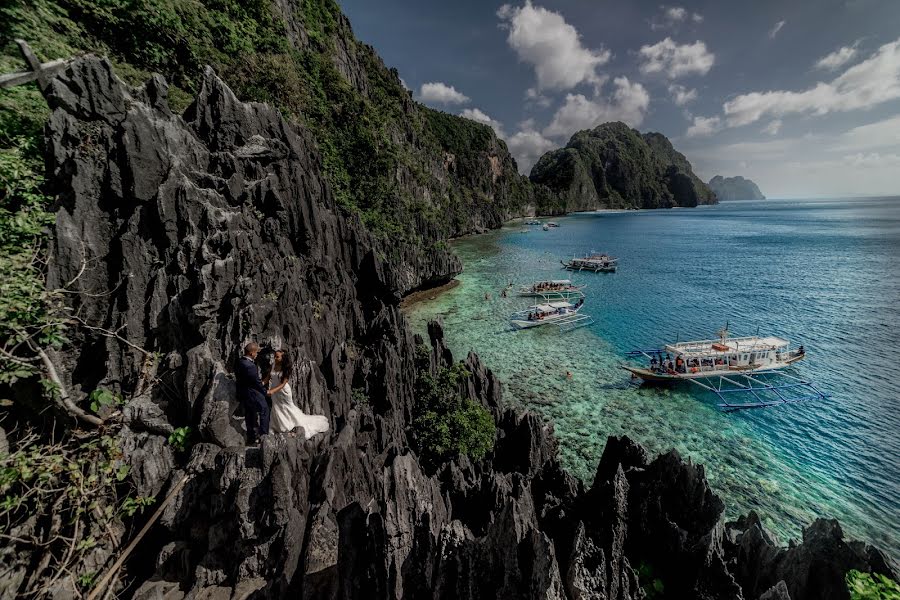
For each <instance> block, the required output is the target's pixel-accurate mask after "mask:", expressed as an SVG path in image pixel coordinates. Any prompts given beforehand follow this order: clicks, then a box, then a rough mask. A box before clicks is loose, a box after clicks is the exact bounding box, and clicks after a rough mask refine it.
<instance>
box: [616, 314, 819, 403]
mask: <svg viewBox="0 0 900 600" xmlns="http://www.w3.org/2000/svg"><path fill="white" fill-rule="evenodd" d="M627 355H628V356H632V357H641V356H642V357H644V358H646V359H648V360H649V363H650V364H649V366H647V367H643V366H641V367H639V366H633V365H622V368H623V369H625V370H626V371H628V372H630V373H631V375H632V377H633V378H639V379H641V380H643V381H644V382H646V383H650V384H657V385H659V384H674V383H678V382H682V381H686V382H689V383H692V384H695V385H697V386H699V387H701V388H703V389H704V390H706V391H708V392H712V393H713V394H715V395H716V396H717V397H718V399H719V401H720V403H719V406H720V407H721V408H723V409H726V410H738V409H745V408H763V407H767V406H775V405H778V404H791V403H795V402H801V401H803V400H811V399H824V398H827V397H828V395H827V394H825V393H824V392H822V391H820V390H819V389H818V388H816V386H815V385H813V383H812V382H810V381H808V380H805V379H802V378H800V377H797V376H795V375H791V374H788V373H784V372H783V371H782V369H784V368H785V367H789V366H790V365H793V364H794V363H796V362H798V361H800V360H803V359H804V358H805V357H806V349H805V348H804V347H803V346H799V347H798V348H796V349H791V348H790V342H789V341H788V340H786V339H784V338H781V337H777V336H759V335H754V336H748V337H736V338H729V337H728V328H727V326H726V327H725V329H722V330H721V331H720V332H719V338H718V339H714V340H699V341H693V342H680V343H675V344H667V345H665V346H663V347H662V348H657V349H650V350H632V351H631V352H628V353H627ZM748 396H749V397H750V398H752V400H751V401H749V402H737V401H735V399H737V398H739V397H744V398H746V397H748Z"/></svg>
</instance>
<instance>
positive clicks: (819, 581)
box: [726, 513, 897, 600]
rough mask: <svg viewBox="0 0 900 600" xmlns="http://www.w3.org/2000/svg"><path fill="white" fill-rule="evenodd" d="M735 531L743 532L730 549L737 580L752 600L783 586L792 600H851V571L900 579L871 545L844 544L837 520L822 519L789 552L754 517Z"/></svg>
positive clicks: (743, 522) (728, 551)
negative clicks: (816, 599)
mask: <svg viewBox="0 0 900 600" xmlns="http://www.w3.org/2000/svg"><path fill="white" fill-rule="evenodd" d="M728 526H729V528H733V529H741V528H742V529H743V531H742V532H741V533H737V534H735V535H734V536H733V537H734V540H735V542H734V543H730V544H727V545H726V551H727V553H728V555H729V560H730V562H731V563H732V564H733V565H734V566H733V567H732V571H733V573H734V575H735V579H736V580H737V581H738V583H740V585H741V587H742V588H743V589H744V594H745V596H746V597H748V598H754V597H757V596H759V595H762V594H763V593H766V591H767V590H769V589H770V588H772V587H773V586H775V585H776V584H779V583H782V584H784V585H786V589H787V591H788V592H789V593H790V598H791V599H792V600H812V599H813V598H821V599H823V600H832V599H835V600H836V599H841V600H846V599H848V598H850V593H849V592H848V591H847V585H846V583H845V581H844V580H845V577H846V574H847V572H848V571H850V570H851V569H856V570H858V571H865V572H876V573H881V574H882V575H884V576H886V577H889V578H891V579H894V580H895V581H896V580H897V571H896V567H895V566H893V565H892V564H891V562H890V561H889V560H888V559H887V557H885V556H884V554H882V553H881V552H880V551H878V550H877V549H875V548H872V547H871V546H867V545H865V544H860V543H856V542H846V541H844V534H843V531H841V526H840V525H839V524H838V522H837V521H835V520H829V519H816V521H814V522H813V523H812V524H811V525H810V526H809V527H807V528H806V529H805V530H804V531H803V541H802V543H800V544H792V545H791V546H790V547H788V548H780V547H777V546H775V545H774V544H773V542H772V540H771V538H770V537H769V536H768V534H767V533H766V532H765V529H764V528H763V527H762V525H761V523H760V522H759V517H758V516H756V515H755V514H753V513H751V514H750V515H749V516H748V517H747V518H746V519H743V520H741V521H739V522H738V523H729V525H728Z"/></svg>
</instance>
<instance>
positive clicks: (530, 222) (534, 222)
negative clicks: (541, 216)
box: [525, 219, 541, 225]
mask: <svg viewBox="0 0 900 600" xmlns="http://www.w3.org/2000/svg"><path fill="white" fill-rule="evenodd" d="M525 224H526V225H540V224H541V222H540V221H538V220H537V219H531V220H530V221H525Z"/></svg>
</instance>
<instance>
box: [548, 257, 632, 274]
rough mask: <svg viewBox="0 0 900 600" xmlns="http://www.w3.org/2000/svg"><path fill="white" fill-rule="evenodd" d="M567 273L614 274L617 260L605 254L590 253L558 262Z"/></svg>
mask: <svg viewBox="0 0 900 600" xmlns="http://www.w3.org/2000/svg"><path fill="white" fill-rule="evenodd" d="M560 262H561V263H562V266H563V268H565V269H567V270H569V271H591V272H592V273H615V272H616V268H618V263H619V259H618V258H616V257H614V256H610V255H608V254H606V253H597V252H592V253H590V254H585V255H584V256H581V257H576V256H573V257H572V258H571V260H563V261H560Z"/></svg>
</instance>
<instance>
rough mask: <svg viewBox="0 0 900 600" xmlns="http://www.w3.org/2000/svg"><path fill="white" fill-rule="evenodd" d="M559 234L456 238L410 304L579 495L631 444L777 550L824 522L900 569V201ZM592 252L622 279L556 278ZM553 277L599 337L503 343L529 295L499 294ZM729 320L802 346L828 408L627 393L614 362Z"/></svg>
mask: <svg viewBox="0 0 900 600" xmlns="http://www.w3.org/2000/svg"><path fill="white" fill-rule="evenodd" d="M555 220H556V221H557V222H559V223H560V225H561V227H559V228H558V229H551V230H550V231H542V230H541V229H540V228H539V227H528V226H525V225H523V224H522V223H521V221H519V222H516V223H512V224H510V225H508V226H506V227H504V228H503V229H501V230H499V231H495V232H491V233H488V234H483V235H478V236H471V237H468V238H464V239H461V240H457V241H455V242H454V243H453V248H454V250H455V251H456V252H457V254H458V255H459V256H460V257H461V258H462V260H463V264H464V266H465V271H464V272H463V273H462V274H461V275H460V276H459V278H458V279H459V281H460V284H459V285H458V286H457V287H455V288H453V289H451V290H449V291H446V292H444V293H442V294H439V295H437V296H436V297H434V298H433V299H429V300H425V301H422V302H419V303H417V304H415V305H414V306H412V307H411V308H410V310H409V317H410V319H411V322H412V324H413V327H414V328H415V329H416V330H418V331H422V330H424V328H425V324H426V323H427V321H428V320H429V319H433V318H440V319H442V321H443V323H444V328H445V333H446V337H447V342H448V345H449V346H450V348H451V349H452V350H453V351H454V353H455V355H456V356H457V357H458V358H460V357H463V356H465V353H466V352H468V351H469V350H473V351H475V352H477V353H478V354H480V355H481V357H482V358H483V359H484V360H485V362H486V364H487V365H488V366H489V367H490V368H491V369H493V370H494V371H495V372H496V373H497V374H498V375H499V376H500V378H501V379H502V380H503V385H504V398H505V399H506V401H507V402H509V403H512V404H515V405H519V406H522V407H527V408H529V409H531V410H534V411H537V412H539V413H540V414H542V415H544V416H545V417H546V418H547V419H549V420H552V421H553V423H554V425H555V431H556V435H557V437H558V438H559V441H560V455H561V459H562V461H563V463H564V465H565V466H566V467H567V468H568V469H569V470H570V471H571V472H572V473H573V474H575V475H577V476H578V477H580V478H582V479H583V480H584V481H585V482H586V483H588V484H589V483H590V481H591V480H592V478H593V475H594V469H595V468H596V464H597V461H598V460H599V458H600V455H601V453H602V451H603V447H604V445H605V443H606V438H607V436H610V435H622V434H626V435H629V436H631V437H632V438H634V439H636V440H638V441H640V442H641V443H642V444H644V445H645V446H646V447H647V448H648V449H649V450H650V451H651V452H652V453H654V454H655V453H660V452H664V451H667V450H669V449H671V448H675V449H677V450H678V451H679V452H680V453H681V454H682V455H683V456H686V457H690V458H691V459H692V460H694V461H696V462H699V463H702V464H703V465H705V467H706V475H707V477H708V479H709V481H710V484H711V486H712V487H713V489H714V491H715V492H716V493H717V494H718V495H719V496H720V497H721V498H722V499H723V500H724V502H725V504H726V517H728V518H734V517H737V516H738V515H740V514H743V513H746V512H747V511H750V510H755V511H757V512H758V513H759V514H760V516H761V517H762V518H763V521H764V523H765V524H766V525H767V527H768V528H769V529H770V530H771V531H772V532H774V533H775V534H776V536H777V537H778V538H779V540H780V541H781V542H782V543H787V541H788V539H790V538H797V537H799V535H800V531H801V528H802V527H804V526H806V525H808V524H809V523H810V522H811V521H812V520H813V519H814V518H816V517H817V516H823V517H834V518H837V519H839V520H840V521H841V524H842V525H843V528H844V531H845V533H846V534H848V535H849V536H852V537H857V538H859V539H863V540H865V541H868V542H871V543H875V544H877V545H878V546H880V547H882V548H883V549H885V550H886V551H888V552H889V553H890V554H891V555H892V556H893V557H894V558H900V329H898V328H900V268H898V261H900V198H864V199H820V200H766V201H753V202H724V203H721V204H719V205H716V206H704V207H698V208H690V209H688V208H684V209H672V210H659V211H623V212H599V213H585V214H575V215H571V216H567V217H563V218H559V219H555ZM523 229H527V230H528V232H527V233H525V232H523V231H522V230H523ZM592 250H594V251H606V252H608V253H610V254H611V255H613V256H618V257H619V259H620V262H619V270H618V272H616V273H611V274H603V273H598V274H593V273H567V272H566V271H563V270H562V269H561V268H560V267H561V265H560V260H561V259H563V258H566V257H571V256H572V255H573V254H583V253H586V252H589V251H592ZM561 278H568V279H572V280H573V281H574V282H576V283H578V284H584V285H586V286H587V287H586V288H585V290H584V291H585V294H586V296H587V299H586V302H585V307H584V309H583V311H584V312H585V313H587V314H590V315H591V316H593V317H594V319H595V322H594V324H593V325H591V326H589V327H585V328H581V329H577V330H575V331H572V332H569V333H560V332H559V331H558V330H556V328H555V327H544V328H540V329H539V330H525V331H513V330H512V329H511V328H510V326H509V323H508V316H509V314H510V313H512V312H514V311H515V310H518V309H520V308H524V307H525V306H527V305H528V304H533V303H534V301H531V300H530V299H528V298H521V297H516V296H515V295H514V294H510V295H509V297H507V298H503V297H501V294H500V292H501V290H502V289H503V288H504V287H506V286H507V284H508V283H509V282H512V283H514V284H523V283H528V282H531V281H534V280H542V279H561ZM485 294H489V295H490V300H485ZM726 323H728V324H729V329H730V331H731V333H732V335H752V334H754V333H756V332H757V331H759V333H760V334H773V335H779V336H782V337H785V338H787V339H789V340H791V342H792V343H793V345H794V346H797V345H799V344H803V345H804V346H805V348H806V350H807V358H806V360H804V361H801V362H800V363H798V364H797V365H796V366H795V367H793V368H792V371H791V372H792V373H794V374H796V375H799V376H802V377H804V378H807V379H810V380H812V381H813V382H814V383H815V384H816V385H817V386H818V387H819V388H820V389H822V390H823V391H825V392H827V393H828V394H830V396H829V397H828V398H827V399H825V400H811V401H806V402H802V403H797V404H790V405H781V406H777V407H773V408H766V409H758V410H746V411H738V412H731V413H726V412H723V411H722V410H720V409H719V408H718V407H717V400H716V398H715V397H714V396H712V395H711V394H709V393H707V392H703V391H702V390H700V389H699V388H695V387H694V386H690V384H684V385H683V386H680V387H675V388H671V389H659V388H645V387H639V386H636V385H634V384H633V383H632V382H631V381H630V379H629V374H628V373H627V372H626V371H624V370H622V369H621V368H620V365H621V364H622V363H623V362H624V361H626V360H627V357H626V356H625V355H624V353H625V352H626V351H628V350H630V349H633V348H649V347H657V346H658V345H660V344H661V343H663V342H672V341H675V340H682V341H685V340H689V339H709V338H713V337H715V335H716V331H717V330H719V329H720V328H721V327H722V326H724V325H725V324H726ZM567 371H569V372H571V374H572V377H571V378H568V377H567V376H566V372H567Z"/></svg>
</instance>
